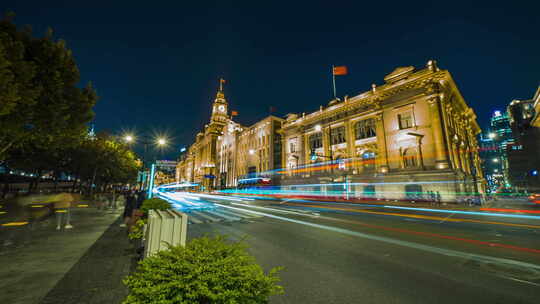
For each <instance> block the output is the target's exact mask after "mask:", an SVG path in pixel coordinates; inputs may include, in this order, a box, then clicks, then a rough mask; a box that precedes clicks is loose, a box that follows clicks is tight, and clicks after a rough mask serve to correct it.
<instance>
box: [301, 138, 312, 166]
mask: <svg viewBox="0 0 540 304" xmlns="http://www.w3.org/2000/svg"><path fill="white" fill-rule="evenodd" d="M302 138H303V142H304V145H303V146H302V149H303V152H304V153H303V156H304V159H303V160H302V161H303V164H304V165H307V164H309V161H310V159H311V155H310V154H311V148H310V147H309V135H308V134H302Z"/></svg>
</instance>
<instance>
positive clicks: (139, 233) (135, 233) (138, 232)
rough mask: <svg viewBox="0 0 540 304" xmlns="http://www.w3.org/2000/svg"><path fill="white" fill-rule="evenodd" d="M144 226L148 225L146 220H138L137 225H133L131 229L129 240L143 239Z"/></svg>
mask: <svg viewBox="0 0 540 304" xmlns="http://www.w3.org/2000/svg"><path fill="white" fill-rule="evenodd" d="M144 225H146V220H145V219H141V218H140V219H138V220H137V221H136V222H135V225H133V227H131V231H130V232H129V234H128V237H129V239H130V240H136V239H142V238H143V230H144Z"/></svg>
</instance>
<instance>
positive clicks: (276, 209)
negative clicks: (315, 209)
mask: <svg viewBox="0 0 540 304" xmlns="http://www.w3.org/2000/svg"><path fill="white" fill-rule="evenodd" d="M216 205H218V206H221V205H220V204H217V203H216ZM231 205H238V206H243V207H247V208H255V209H262V210H266V211H273V212H281V213H288V214H294V215H301V216H309V217H318V216H319V215H313V214H309V213H302V212H296V211H290V210H283V209H281V208H270V207H261V206H254V205H246V204H238V203H231ZM244 210H245V209H244Z"/></svg>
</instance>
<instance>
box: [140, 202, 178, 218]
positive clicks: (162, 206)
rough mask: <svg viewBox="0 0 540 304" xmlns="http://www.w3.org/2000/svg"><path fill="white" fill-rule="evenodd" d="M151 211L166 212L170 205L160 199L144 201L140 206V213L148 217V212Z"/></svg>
mask: <svg viewBox="0 0 540 304" xmlns="http://www.w3.org/2000/svg"><path fill="white" fill-rule="evenodd" d="M151 209H155V210H168V209H171V204H170V203H169V202H167V201H166V200H164V199H161V198H149V199H146V200H144V202H143V203H142V206H141V211H142V212H143V213H144V216H145V217H147V216H148V211H149V210H151Z"/></svg>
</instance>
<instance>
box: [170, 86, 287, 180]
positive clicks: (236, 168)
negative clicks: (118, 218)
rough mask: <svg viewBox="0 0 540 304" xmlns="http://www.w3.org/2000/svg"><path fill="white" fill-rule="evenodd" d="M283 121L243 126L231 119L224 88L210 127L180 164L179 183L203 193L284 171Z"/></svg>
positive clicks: (273, 120)
mask: <svg viewBox="0 0 540 304" xmlns="http://www.w3.org/2000/svg"><path fill="white" fill-rule="evenodd" d="M283 121H284V120H283V119H281V118H279V117H275V116H268V117H266V118H265V119H263V120H261V121H258V122H256V123H255V124H253V125H252V126H247V127H246V126H243V125H241V124H240V123H237V122H235V121H234V120H233V119H232V116H229V111H228V102H227V100H226V99H225V94H224V93H223V89H222V87H220V89H219V91H218V92H217V95H216V98H215V100H214V103H213V106H212V115H211V118H210V123H209V124H207V125H206V126H205V128H204V131H201V132H199V133H198V134H197V136H196V139H195V142H194V143H193V144H192V145H191V146H190V147H189V148H188V149H187V151H186V153H185V154H183V155H182V156H181V157H180V158H181V159H180V161H179V162H178V165H177V168H176V180H177V181H178V182H190V183H196V184H199V185H201V186H202V187H203V189H205V190H208V189H216V188H218V189H223V188H231V187H235V186H237V185H238V180H239V178H241V177H242V176H248V175H250V174H251V175H254V174H257V173H261V172H268V171H272V170H274V169H275V168H281V137H280V134H278V133H277V131H278V130H280V129H281V125H282V123H283Z"/></svg>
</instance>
